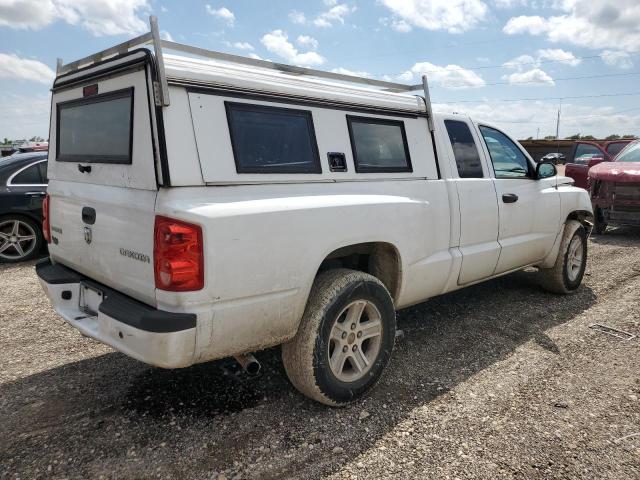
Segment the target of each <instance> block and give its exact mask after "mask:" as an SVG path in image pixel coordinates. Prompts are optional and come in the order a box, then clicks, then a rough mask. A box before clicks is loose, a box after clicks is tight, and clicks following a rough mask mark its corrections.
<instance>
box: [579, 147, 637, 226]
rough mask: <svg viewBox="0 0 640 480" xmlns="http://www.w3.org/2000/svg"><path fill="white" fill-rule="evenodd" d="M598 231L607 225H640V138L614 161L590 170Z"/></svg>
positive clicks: (592, 199)
mask: <svg viewBox="0 0 640 480" xmlns="http://www.w3.org/2000/svg"><path fill="white" fill-rule="evenodd" d="M589 179H590V182H589V183H590V184H591V201H592V203H593V211H594V215H595V232H596V233H599V234H601V233H604V232H605V231H606V229H607V226H608V225H615V226H623V225H632V226H640V140H636V141H635V142H633V143H631V144H629V145H628V146H627V147H626V148H625V149H624V150H622V152H620V153H619V154H618V156H617V157H616V159H615V161H614V162H607V163H600V164H599V165H596V166H595V167H593V168H592V169H591V170H589Z"/></svg>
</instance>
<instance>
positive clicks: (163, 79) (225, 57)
mask: <svg viewBox="0 0 640 480" xmlns="http://www.w3.org/2000/svg"><path fill="white" fill-rule="evenodd" d="M149 26H150V31H149V32H147V33H144V34H142V35H140V36H138V37H135V38H132V39H131V40H127V41H126V42H122V43H120V44H118V45H115V46H113V47H111V48H107V49H106V50H102V51H101V52H98V53H95V54H93V55H89V56H88V57H85V58H81V59H80V60H76V61H74V62H71V63H68V64H66V65H65V64H63V63H62V60H61V59H58V63H57V69H56V73H57V75H58V76H59V75H64V74H67V73H72V72H75V71H77V70H79V69H81V68H84V67H88V66H91V65H93V64H96V63H98V62H100V61H102V60H105V59H107V58H109V57H113V56H116V55H119V54H123V53H126V52H128V51H129V50H130V49H132V48H135V47H139V46H144V45H148V44H152V45H153V49H154V50H155V55H156V63H157V68H158V79H159V82H158V83H159V85H158V87H159V93H160V100H161V103H162V105H163V106H168V105H169V86H168V82H167V76H166V73H165V68H164V58H163V53H162V49H163V48H165V49H167V50H174V51H178V52H183V53H188V54H190V55H197V56H200V57H204V58H210V59H214V60H220V61H223V62H230V63H235V64H240V65H249V66H254V67H259V68H265V69H269V70H277V71H279V72H283V73H286V74H289V75H308V76H310V77H316V78H323V79H329V80H338V81H341V82H348V83H355V84H360V85H366V86H370V87H377V88H381V89H383V90H385V91H390V92H399V93H409V92H414V91H416V90H423V92H424V101H425V105H426V113H427V120H428V122H429V130H431V131H433V113H432V111H431V99H430V96H429V85H428V83H427V77H426V75H423V76H422V83H420V84H417V85H405V84H403V83H395V82H388V81H386V80H376V79H373V78H366V77H357V76H352V75H345V74H343V73H334V72H327V71H324V70H316V69H313V68H304V67H297V66H294V65H287V64H284V63H276V62H268V61H266V60H258V59H255V58H248V57H241V56H239V55H233V54H230V53H222V52H216V51H213V50H206V49H204V48H199V47H192V46H189V45H184V44H181V43H176V42H171V41H168V40H162V39H161V38H160V33H159V29H158V19H157V18H156V17H155V15H151V16H150V17H149Z"/></svg>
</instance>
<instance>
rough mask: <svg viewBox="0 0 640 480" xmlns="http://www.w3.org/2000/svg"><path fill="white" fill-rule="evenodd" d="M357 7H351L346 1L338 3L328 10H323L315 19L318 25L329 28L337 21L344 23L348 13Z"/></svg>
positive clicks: (315, 23)
mask: <svg viewBox="0 0 640 480" xmlns="http://www.w3.org/2000/svg"><path fill="white" fill-rule="evenodd" d="M355 9H356V8H355V7H350V6H349V5H347V4H345V3H341V4H336V5H334V6H333V7H331V8H330V9H329V10H327V11H326V12H322V13H321V14H320V15H318V16H317V17H316V18H315V19H314V20H313V24H314V25H315V26H316V27H322V28H328V27H332V26H333V25H334V24H336V23H340V24H341V25H344V19H345V17H346V16H347V15H349V14H350V13H352V12H354V11H355Z"/></svg>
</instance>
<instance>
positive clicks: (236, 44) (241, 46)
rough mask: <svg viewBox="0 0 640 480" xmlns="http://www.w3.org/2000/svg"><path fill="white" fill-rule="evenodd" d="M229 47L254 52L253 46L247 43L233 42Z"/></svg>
mask: <svg viewBox="0 0 640 480" xmlns="http://www.w3.org/2000/svg"><path fill="white" fill-rule="evenodd" d="M230 45H231V46H232V47H233V48H237V49H238V50H254V48H253V45H251V44H250V43H249V42H233V43H231V44H230Z"/></svg>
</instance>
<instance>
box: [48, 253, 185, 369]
mask: <svg viewBox="0 0 640 480" xmlns="http://www.w3.org/2000/svg"><path fill="white" fill-rule="evenodd" d="M36 273H37V274H38V277H39V278H40V283H41V284H42V287H43V289H44V291H45V293H46V294H47V296H48V297H49V300H50V301H51V303H52V305H53V308H54V309H55V311H56V312H57V313H58V314H60V315H61V316H62V317H63V318H64V319H65V320H66V321H67V322H68V323H69V324H71V325H72V326H73V327H75V328H77V329H78V330H80V332H82V333H83V334H85V335H87V336H89V337H91V338H94V339H96V340H98V341H100V342H102V343H105V344H107V345H109V346H111V347H113V348H115V349H116V350H119V351H120V352H122V353H125V354H126V355H129V356H130V357H133V358H135V359H137V360H140V361H142V362H145V363H148V364H151V365H155V366H158V367H163V368H180V367H187V366H189V365H192V364H193V363H194V352H195V346H196V319H197V316H196V315H195V314H191V313H174V312H166V311H163V310H158V309H156V308H153V307H150V306H148V305H145V304H143V303H141V302H138V301H137V300H134V299H132V298H130V297H127V296H126V295H123V294H121V293H119V292H117V291H115V290H112V289H110V288H108V287H105V286H104V285H101V284H98V283H96V282H94V281H92V280H91V279H89V278H87V277H84V276H83V275H81V274H79V273H77V272H75V271H73V270H71V269H69V268H67V267H65V266H63V265H60V264H52V263H51V262H50V261H49V259H47V260H44V261H42V262H40V263H38V264H37V265H36ZM81 282H82V283H83V284H86V285H88V286H91V287H93V288H96V289H98V290H100V291H101V292H102V293H103V297H102V298H103V300H102V302H101V303H100V305H99V307H98V310H97V312H96V313H95V314H92V313H87V312H85V311H84V310H81V309H80V285H81Z"/></svg>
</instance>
